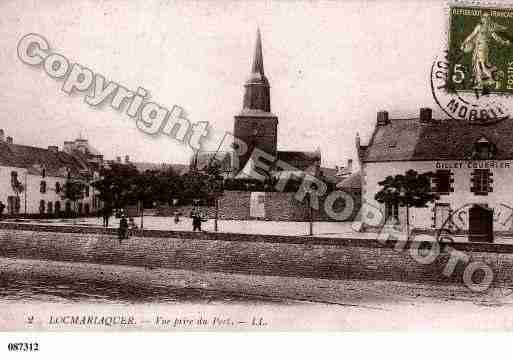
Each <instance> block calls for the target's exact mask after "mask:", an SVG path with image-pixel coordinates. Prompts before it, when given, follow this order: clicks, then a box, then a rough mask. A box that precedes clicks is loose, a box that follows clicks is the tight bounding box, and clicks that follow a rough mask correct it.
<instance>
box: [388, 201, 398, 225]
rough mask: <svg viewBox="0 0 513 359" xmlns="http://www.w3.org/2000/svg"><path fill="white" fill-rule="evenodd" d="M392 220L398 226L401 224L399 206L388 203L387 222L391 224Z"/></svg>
mask: <svg viewBox="0 0 513 359" xmlns="http://www.w3.org/2000/svg"><path fill="white" fill-rule="evenodd" d="M390 220H393V221H395V222H396V223H397V224H398V223H399V205H398V204H397V203H393V202H386V203H385V221H386V222H389V221H390Z"/></svg>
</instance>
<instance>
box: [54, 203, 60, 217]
mask: <svg viewBox="0 0 513 359" xmlns="http://www.w3.org/2000/svg"><path fill="white" fill-rule="evenodd" d="M54 209H55V214H57V215H59V214H60V212H61V202H59V201H55V204H54Z"/></svg>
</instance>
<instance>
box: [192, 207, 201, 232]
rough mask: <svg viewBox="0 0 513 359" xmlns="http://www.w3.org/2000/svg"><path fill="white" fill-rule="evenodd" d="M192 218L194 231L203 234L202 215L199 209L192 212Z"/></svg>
mask: <svg viewBox="0 0 513 359" xmlns="http://www.w3.org/2000/svg"><path fill="white" fill-rule="evenodd" d="M191 218H192V231H193V232H196V230H198V231H200V232H201V213H200V212H199V210H198V209H197V208H195V209H193V210H192V212H191Z"/></svg>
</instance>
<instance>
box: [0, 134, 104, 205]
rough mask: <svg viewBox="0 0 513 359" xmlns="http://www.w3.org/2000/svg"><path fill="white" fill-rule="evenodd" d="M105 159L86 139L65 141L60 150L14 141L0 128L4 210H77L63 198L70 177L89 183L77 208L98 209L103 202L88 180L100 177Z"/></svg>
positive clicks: (0, 184)
mask: <svg viewBox="0 0 513 359" xmlns="http://www.w3.org/2000/svg"><path fill="white" fill-rule="evenodd" d="M102 160H103V156H102V155H100V154H99V153H98V152H97V151H95V150H94V149H93V148H92V147H91V146H89V144H88V142H87V140H85V139H77V140H75V141H66V142H64V147H63V151H60V150H59V148H58V147H57V146H49V147H48V148H38V147H32V146H25V145H20V144H15V143H14V141H13V138H12V137H6V138H5V137H4V131H3V130H0V201H2V202H3V203H4V205H5V206H6V208H5V210H4V214H11V215H15V214H51V215H57V214H59V213H64V212H66V211H75V208H74V204H73V203H71V202H70V201H68V200H66V199H64V198H63V194H64V186H65V183H66V181H67V179H68V178H70V179H79V180H82V181H85V183H86V186H85V189H84V195H83V198H82V199H80V200H79V201H77V207H76V210H77V211H78V212H79V213H80V214H88V213H92V212H95V211H97V210H98V208H99V204H100V203H99V200H98V197H97V195H96V194H95V192H94V189H93V188H92V187H91V186H90V184H89V183H90V181H92V180H94V179H96V178H98V176H99V168H100V166H101V163H102ZM17 183H18V184H21V187H17V186H16V184H17ZM16 189H18V190H16Z"/></svg>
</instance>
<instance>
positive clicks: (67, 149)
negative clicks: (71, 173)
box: [62, 141, 74, 153]
mask: <svg viewBox="0 0 513 359" xmlns="http://www.w3.org/2000/svg"><path fill="white" fill-rule="evenodd" d="M73 147H74V142H73V141H64V147H63V148H62V150H63V151H64V152H66V153H71V152H73Z"/></svg>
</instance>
